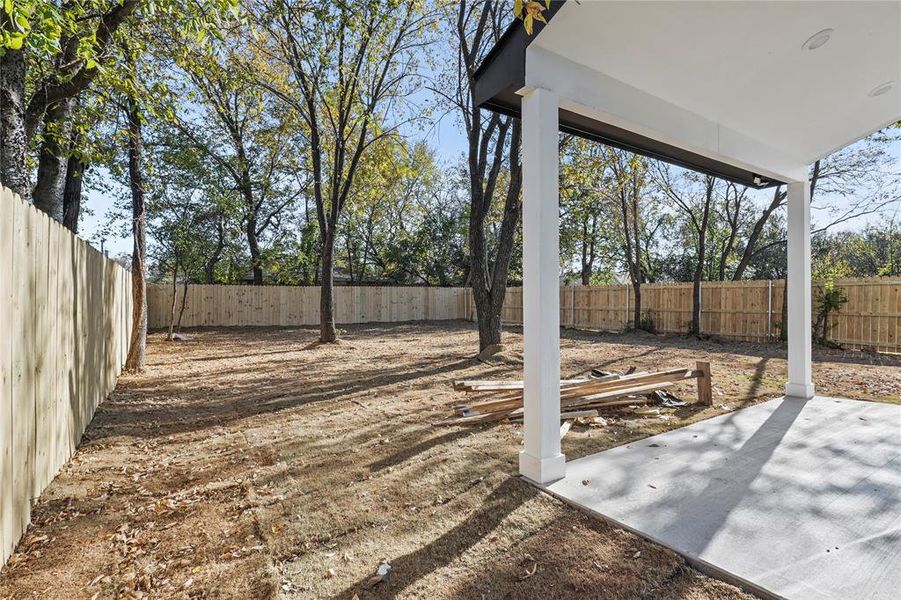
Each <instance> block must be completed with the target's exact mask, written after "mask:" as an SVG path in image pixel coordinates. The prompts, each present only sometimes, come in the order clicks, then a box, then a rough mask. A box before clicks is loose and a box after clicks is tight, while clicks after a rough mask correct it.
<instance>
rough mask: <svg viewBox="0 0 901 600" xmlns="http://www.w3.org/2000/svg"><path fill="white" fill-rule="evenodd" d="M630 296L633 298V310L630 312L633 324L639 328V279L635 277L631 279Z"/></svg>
mask: <svg viewBox="0 0 901 600" xmlns="http://www.w3.org/2000/svg"><path fill="white" fill-rule="evenodd" d="M632 296H633V297H634V298H635V310H634V312H633V313H632V319H633V321H634V322H633V324H632V327H634V328H635V329H641V281H640V280H639V279H635V280H633V281H632Z"/></svg>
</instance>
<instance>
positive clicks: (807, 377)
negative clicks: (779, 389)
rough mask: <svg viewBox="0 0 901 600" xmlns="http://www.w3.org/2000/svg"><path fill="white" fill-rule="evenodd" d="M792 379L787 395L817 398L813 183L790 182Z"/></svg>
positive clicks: (789, 291)
mask: <svg viewBox="0 0 901 600" xmlns="http://www.w3.org/2000/svg"><path fill="white" fill-rule="evenodd" d="M787 285H788V383H787V384H786V385H785V395H786V396H791V397H794V398H803V399H808V398H813V395H814V387H813V369H812V367H811V354H812V345H811V343H812V341H811V321H812V316H813V314H812V299H811V287H812V286H811V281H810V183H809V182H807V181H799V182H795V183H790V184H788V283H787Z"/></svg>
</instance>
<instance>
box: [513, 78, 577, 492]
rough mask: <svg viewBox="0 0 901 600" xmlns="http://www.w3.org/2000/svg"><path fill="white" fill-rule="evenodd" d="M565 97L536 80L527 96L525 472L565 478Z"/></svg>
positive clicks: (540, 478)
mask: <svg viewBox="0 0 901 600" xmlns="http://www.w3.org/2000/svg"><path fill="white" fill-rule="evenodd" d="M558 109H559V98H558V97H557V94H555V93H554V92H552V91H550V90H546V89H542V88H535V89H532V90H529V91H527V92H526V94H525V96H524V97H523V99H522V166H523V335H524V411H523V412H524V415H523V432H524V448H523V450H522V451H521V452H520V455H519V470H520V473H522V475H523V476H525V477H527V478H529V479H531V480H532V481H534V482H536V483H539V484H547V483H550V482H552V481H556V480H558V479H561V478H563V476H564V475H565V474H566V459H565V458H564V456H563V454H562V453H561V452H560V296H559V277H560V234H559V224H558V221H559V213H558V211H559V181H558V177H559V166H560V157H559V150H558V125H559V115H558Z"/></svg>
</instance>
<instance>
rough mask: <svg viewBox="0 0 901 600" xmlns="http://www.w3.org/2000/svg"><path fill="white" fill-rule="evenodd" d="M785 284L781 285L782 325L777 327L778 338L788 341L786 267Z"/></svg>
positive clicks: (786, 272) (786, 273)
mask: <svg viewBox="0 0 901 600" xmlns="http://www.w3.org/2000/svg"><path fill="white" fill-rule="evenodd" d="M783 283H784V284H785V285H783V286H782V316H781V317H780V318H781V319H782V325H781V326H780V327H779V340H780V341H783V342H787V341H788V269H786V271H785V278H784V279H783Z"/></svg>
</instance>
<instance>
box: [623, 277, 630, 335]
mask: <svg viewBox="0 0 901 600" xmlns="http://www.w3.org/2000/svg"><path fill="white" fill-rule="evenodd" d="M628 328H629V284H626V309H625V311H624V312H623V331H625V330H626V329H628Z"/></svg>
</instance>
